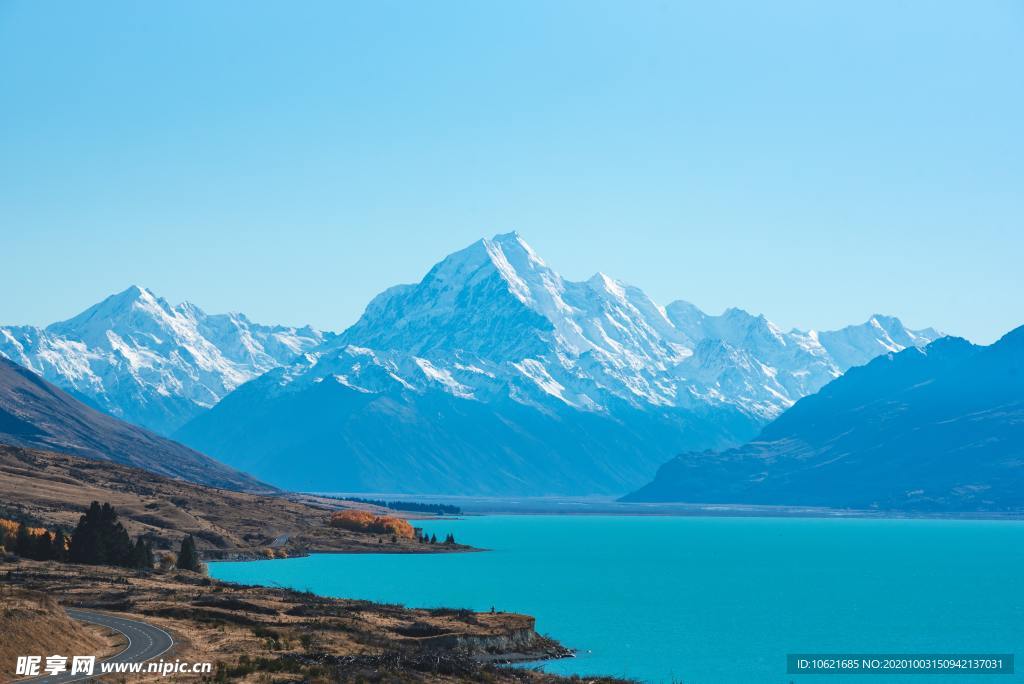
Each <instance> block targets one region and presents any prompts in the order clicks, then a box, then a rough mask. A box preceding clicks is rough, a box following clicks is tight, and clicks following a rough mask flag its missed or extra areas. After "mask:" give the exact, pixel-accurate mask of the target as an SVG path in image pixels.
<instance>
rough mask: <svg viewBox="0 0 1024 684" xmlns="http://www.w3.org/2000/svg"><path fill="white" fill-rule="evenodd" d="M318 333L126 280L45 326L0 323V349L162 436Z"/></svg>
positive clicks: (288, 357)
mask: <svg viewBox="0 0 1024 684" xmlns="http://www.w3.org/2000/svg"><path fill="white" fill-rule="evenodd" d="M324 339H325V338H324V334H323V333H321V332H319V331H316V330H313V329H311V328H308V327H306V328H288V327H284V326H266V325H259V324H257V323H253V322H252V321H250V320H249V319H247V318H246V317H245V316H243V315H241V314H218V315H209V314H206V313H204V312H203V311H202V310H201V309H199V308H198V307H196V306H195V305H193V304H189V303H184V304H179V305H178V306H171V305H170V304H168V303H167V301H166V300H164V299H162V298H159V297H157V296H155V295H154V294H153V293H152V292H150V291H149V290H146V289H143V288H139V287H135V286H132V287H130V288H128V289H127V290H125V291H124V292H120V293H118V294H115V295H111V296H110V297H107V298H106V299H104V300H103V301H102V302H100V303H99V304H96V305H94V306H92V307H89V308H88V309H86V310H85V311H83V312H82V313H80V314H78V315H77V316H75V317H73V318H70V319H68V320H66V321H62V322H59V323H54V324H52V325H50V326H47V327H46V328H36V327H27V326H21V327H3V328H0V355H2V356H5V357H7V358H9V359H11V360H12V361H14V362H15V363H18V364H20V365H22V366H24V367H26V368H29V369H31V370H33V371H35V372H36V373H38V374H39V375H41V376H43V377H44V378H45V379H47V380H49V381H50V382H53V383H54V384H56V385H58V386H59V387H61V388H63V389H65V390H67V391H69V392H71V393H72V394H74V395H75V396H77V397H78V398H80V399H82V400H84V401H86V402H87V403H89V404H91V405H93V406H95V407H97V408H99V409H101V410H103V411H106V412H107V413H110V414H112V415H115V416H117V417H120V418H123V419H125V420H128V421H129V422H133V423H136V424H139V425H143V426H145V427H148V428H150V429H153V430H155V431H157V432H160V433H163V434H168V433H170V432H172V431H173V430H175V429H176V428H178V427H179V426H181V425H182V424H184V423H185V422H187V421H188V420H189V419H190V418H192V417H193V416H194V415H196V413H198V412H200V411H202V410H203V409H206V408H209V407H210V406H213V405H214V404H216V403H217V402H218V401H219V400H220V399H221V398H222V397H224V396H225V395H226V394H227V393H228V392H230V391H231V390H233V389H234V388H235V387H237V386H238V385H240V384H242V383H244V382H246V381H248V380H251V379H252V378H254V377H256V376H258V375H260V374H262V373H264V372H266V371H268V370H270V369H272V368H276V367H278V366H280V365H282V364H285V363H289V362H291V361H292V360H293V359H294V358H295V357H296V356H298V355H299V354H301V353H303V352H304V351H306V350H308V349H311V348H313V347H315V346H317V345H319V344H321V343H322V342H323V341H324Z"/></svg>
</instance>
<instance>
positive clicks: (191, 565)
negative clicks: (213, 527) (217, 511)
mask: <svg viewBox="0 0 1024 684" xmlns="http://www.w3.org/2000/svg"><path fill="white" fill-rule="evenodd" d="M177 565H178V568H180V569H182V570H191V571H192V572H199V570H200V567H199V552H198V551H197V550H196V540H195V539H194V538H193V537H192V535H191V534H190V535H188V536H187V537H185V538H184V539H182V540H181V550H180V551H178V563H177Z"/></svg>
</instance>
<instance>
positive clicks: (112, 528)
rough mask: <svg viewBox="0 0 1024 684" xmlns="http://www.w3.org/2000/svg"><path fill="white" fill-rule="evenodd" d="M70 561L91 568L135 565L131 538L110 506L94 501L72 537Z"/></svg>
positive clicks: (69, 552)
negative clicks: (90, 566)
mask: <svg viewBox="0 0 1024 684" xmlns="http://www.w3.org/2000/svg"><path fill="white" fill-rule="evenodd" d="M68 560H70V561H71V562H72V563H86V564H89V565H120V566H130V565H131V563H132V542H131V539H129V538H128V531H127V530H125V529H124V526H123V525H122V524H121V523H119V522H118V521H117V513H116V512H115V511H114V508H113V507H112V506H111V505H110V504H109V503H105V504H103V505H102V506H100V504H99V502H98V501H93V502H92V503H91V504H90V505H89V509H88V510H87V511H86V512H85V515H83V516H82V517H81V518H79V519H78V526H77V527H75V531H74V532H73V533H72V534H71V548H70V549H69V550H68Z"/></svg>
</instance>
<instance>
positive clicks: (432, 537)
mask: <svg viewBox="0 0 1024 684" xmlns="http://www.w3.org/2000/svg"><path fill="white" fill-rule="evenodd" d="M430 543H431V544H436V543H437V535H436V534H432V535H430Z"/></svg>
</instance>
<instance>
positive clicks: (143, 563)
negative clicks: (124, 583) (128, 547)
mask: <svg viewBox="0 0 1024 684" xmlns="http://www.w3.org/2000/svg"><path fill="white" fill-rule="evenodd" d="M153 562H154V559H153V545H152V544H150V543H149V542H148V541H146V540H145V539H143V538H142V537H139V538H138V539H137V540H135V544H134V545H133V546H132V563H131V565H132V567H133V568H138V569H139V570H152V569H153Z"/></svg>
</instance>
